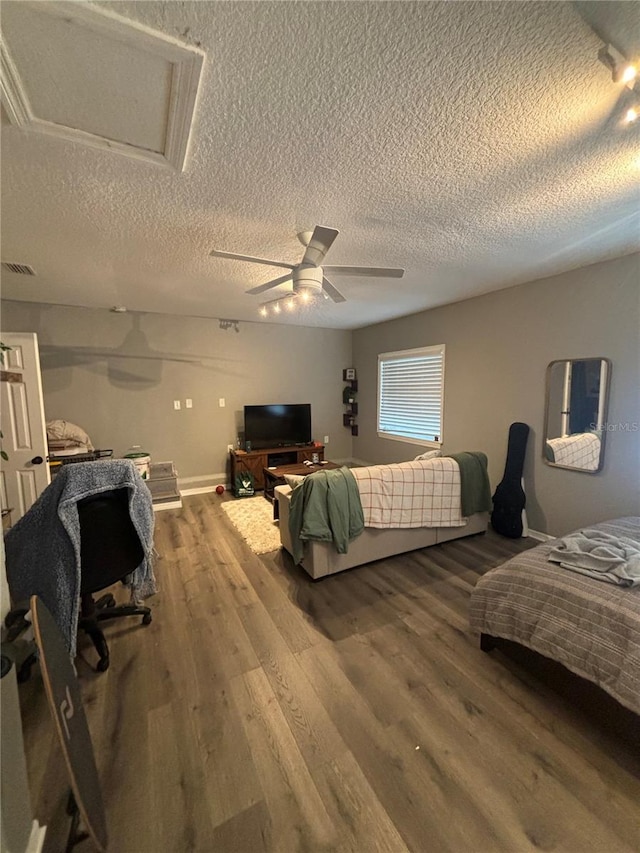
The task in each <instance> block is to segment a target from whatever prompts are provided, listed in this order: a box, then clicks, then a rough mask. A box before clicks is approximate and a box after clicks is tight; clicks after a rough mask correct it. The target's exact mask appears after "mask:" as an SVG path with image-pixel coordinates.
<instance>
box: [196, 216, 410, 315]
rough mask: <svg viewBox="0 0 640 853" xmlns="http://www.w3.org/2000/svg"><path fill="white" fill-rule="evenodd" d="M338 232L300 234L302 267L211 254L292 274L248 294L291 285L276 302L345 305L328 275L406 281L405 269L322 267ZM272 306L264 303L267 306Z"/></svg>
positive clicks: (320, 227)
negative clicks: (312, 301)
mask: <svg viewBox="0 0 640 853" xmlns="http://www.w3.org/2000/svg"><path fill="white" fill-rule="evenodd" d="M338 233H339V232H338V231H336V229H335V228H325V227H324V226H323V225H316V227H315V228H314V229H313V231H301V232H300V234H298V239H299V240H300V242H301V243H302V245H303V246H305V247H306V248H305V252H304V255H303V256H302V260H301V261H300V263H299V264H288V263H285V262H282V261H270V260H267V259H265V258H253V257H249V256H247V255H236V254H235V253H234V252H220V251H218V250H217V249H214V250H213V251H212V252H211V254H212V255H213V256H214V257H217V258H232V259H233V260H236V261H249V263H252V264H267V265H269V266H272V267H283V268H284V269H286V270H289V272H287V273H286V275H281V276H279V277H278V278H274V279H272V280H271V281H266V282H265V283H264V284H259V285H258V286H257V287H252V288H251V290H247V293H249V294H251V295H256V294H258V293H264V292H265V291H266V290H271V288H272V287H278V285H280V284H285V282H289V281H290V282H291V284H292V289H291V291H290V292H288V293H286V294H285V295H284V297H282V296H281V297H278V299H275V300H273V302H276V303H278V302H280V300H281V299H283V298H285V299H287V300H292V299H294V298H299V299H301V300H302V301H305V302H306V301H308V300H309V299H310V298H311V297H313V296H320V295H322V296H324V297H325V298H328V299H332V300H333V301H334V302H345V301H346V297H345V296H343V295H342V293H340V291H339V290H338V289H337V288H336V287H334V285H333V284H331V282H330V281H329V279H328V278H327V276H326V275H325V273H329V274H330V275H331V274H335V275H361V276H369V277H371V278H402V276H403V275H404V270H403V269H393V268H386V267H332V266H321V264H322V262H323V260H324V259H325V256H326V254H327V252H328V251H329V249H330V248H331V246H332V245H333V241H334V240H335V239H336V237H337V236H338ZM269 304H270V303H268V302H266V303H263V306H267V305H269Z"/></svg>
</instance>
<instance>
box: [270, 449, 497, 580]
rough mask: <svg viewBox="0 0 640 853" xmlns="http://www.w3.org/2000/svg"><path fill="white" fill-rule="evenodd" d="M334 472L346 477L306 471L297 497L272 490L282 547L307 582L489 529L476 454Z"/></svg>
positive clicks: (481, 458)
mask: <svg viewBox="0 0 640 853" xmlns="http://www.w3.org/2000/svg"><path fill="white" fill-rule="evenodd" d="M340 470H341V471H343V472H345V475H340V474H339V472H337V471H336V472H326V474H325V472H320V476H319V475H315V474H312V475H311V476H310V477H308V478H306V480H305V481H303V482H301V483H300V484H299V485H298V486H296V487H295V494H294V489H292V488H291V487H290V486H278V487H277V488H276V489H275V499H276V500H277V501H278V505H279V506H278V511H279V518H280V541H281V543H282V546H283V548H285V550H287V551H288V552H289V553H290V554H291V555H292V556H293V557H294V560H295V561H296V562H298V563H300V565H301V566H302V567H303V568H304V569H305V571H306V572H307V573H308V574H309V575H311V577H312V578H321V577H324V576H325V575H330V574H335V573H336V572H341V571H343V570H345V569H350V568H353V567H354V566H360V565H363V564H364V563H370V562H373V561H375V560H381V559H384V558H385V557H390V556H392V555H394V554H401V553H403V552H405V551H413V550H415V549H417V548H426V547H428V546H430V545H436V544H439V543H441V542H446V541H448V540H451V539H457V538H460V537H462V536H471V535H473V534H476V533H484V532H485V531H486V529H487V525H488V518H489V515H488V511H489V510H490V509H491V492H490V488H489V479H488V476H487V469H486V456H485V455H484V454H482V453H476V452H474V453H461V454H455V455H454V456H447V457H440V456H439V457H436V458H429V459H416V460H413V461H412V462H401V463H396V464H392V465H371V466H367V467H362V468H352V469H350V472H348V473H347V471H346V469H340ZM329 474H331V475H332V479H331V480H330V479H329V477H328V475H329ZM312 478H317V479H316V480H315V481H314V480H312ZM343 479H345V480H347V485H346V486H345V485H344V484H343V483H342V480H343ZM352 480H353V481H354V482H355V487H357V488H355V487H354V483H353V482H352ZM354 492H356V494H355V495H354ZM336 495H338V497H336ZM325 496H326V501H327V506H326V509H323V501H324V500H325ZM358 497H359V501H358ZM340 501H342V502H343V503H344V516H343V517H342V518H341V516H340V511H341V510H340ZM356 502H357V503H358V504H359V506H356ZM307 513H308V515H307Z"/></svg>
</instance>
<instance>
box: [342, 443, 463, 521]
mask: <svg viewBox="0 0 640 853" xmlns="http://www.w3.org/2000/svg"><path fill="white" fill-rule="evenodd" d="M351 473H352V474H353V476H354V477H355V480H356V483H357V484H358V488H359V490H360V500H361V501H362V510H363V513H364V524H365V527H462V526H463V525H465V524H466V523H467V522H466V519H465V518H463V516H462V515H461V503H460V495H461V493H460V468H459V467H458V463H457V462H455V461H454V460H453V459H449V458H447V457H441V458H437V459H429V460H427V461H417V462H399V463H397V464H395V465H372V466H370V467H368V468H352V469H351Z"/></svg>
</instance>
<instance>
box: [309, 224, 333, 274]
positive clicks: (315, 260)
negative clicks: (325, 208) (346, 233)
mask: <svg viewBox="0 0 640 853" xmlns="http://www.w3.org/2000/svg"><path fill="white" fill-rule="evenodd" d="M339 233H340V232H339V231H336V229H335V228H325V227H324V225H316V227H315V228H314V229H313V234H312V235H311V239H310V240H309V243H308V245H307V248H306V250H305V253H304V256H303V258H302V263H303V264H312V265H313V266H314V267H319V266H321V265H322V261H323V260H324V256H325V255H326V254H327V252H328V251H329V249H330V248H331V246H332V245H333V241H334V240H335V239H336V237H337V236H338V234H339Z"/></svg>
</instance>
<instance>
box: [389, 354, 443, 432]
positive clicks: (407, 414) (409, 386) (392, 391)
mask: <svg viewBox="0 0 640 853" xmlns="http://www.w3.org/2000/svg"><path fill="white" fill-rule="evenodd" d="M443 397H444V345H441V346H435V347H424V348H422V349H413V350H404V351H403V352H385V353H381V354H380V355H379V356H378V435H379V436H381V437H383V438H394V439H398V440H402V441H414V442H418V443H421V444H434V443H437V444H440V443H442V408H443Z"/></svg>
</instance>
